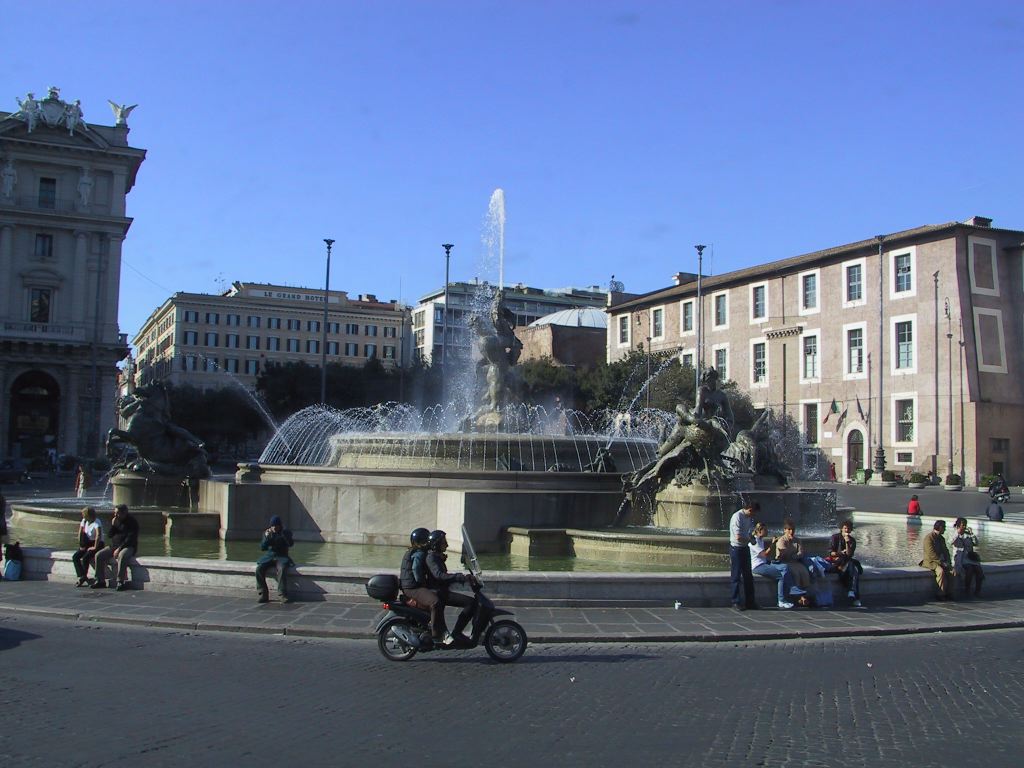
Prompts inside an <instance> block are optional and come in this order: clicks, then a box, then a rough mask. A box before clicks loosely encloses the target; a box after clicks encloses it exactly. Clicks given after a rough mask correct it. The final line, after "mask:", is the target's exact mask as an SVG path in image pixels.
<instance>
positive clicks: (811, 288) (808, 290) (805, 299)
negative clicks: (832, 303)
mask: <svg viewBox="0 0 1024 768" xmlns="http://www.w3.org/2000/svg"><path fill="white" fill-rule="evenodd" d="M817 309H818V273H817V272H810V273H808V274H805V275H801V276H800V311H801V312H802V313H806V312H811V311H814V310H817Z"/></svg>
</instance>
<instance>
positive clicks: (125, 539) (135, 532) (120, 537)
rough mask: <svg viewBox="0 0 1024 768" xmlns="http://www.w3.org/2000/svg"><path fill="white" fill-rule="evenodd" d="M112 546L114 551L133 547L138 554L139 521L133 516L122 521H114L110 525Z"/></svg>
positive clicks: (126, 516) (127, 516) (125, 517)
mask: <svg viewBox="0 0 1024 768" xmlns="http://www.w3.org/2000/svg"><path fill="white" fill-rule="evenodd" d="M110 544H111V546H113V547H114V549H126V548H128V547H131V548H132V549H134V550H136V554H137V553H138V548H139V521H138V520H136V519H135V518H134V517H132V516H131V515H125V516H124V517H122V518H121V520H120V521H117V520H115V521H113V522H112V523H111V524H110Z"/></svg>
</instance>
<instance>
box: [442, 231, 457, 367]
mask: <svg viewBox="0 0 1024 768" xmlns="http://www.w3.org/2000/svg"><path fill="white" fill-rule="evenodd" d="M441 247H442V248H444V315H443V320H442V325H441V370H442V371H443V372H447V370H446V368H445V366H446V365H447V364H448V265H449V263H450V262H451V258H452V248H454V247H455V244H454V243H442V244H441Z"/></svg>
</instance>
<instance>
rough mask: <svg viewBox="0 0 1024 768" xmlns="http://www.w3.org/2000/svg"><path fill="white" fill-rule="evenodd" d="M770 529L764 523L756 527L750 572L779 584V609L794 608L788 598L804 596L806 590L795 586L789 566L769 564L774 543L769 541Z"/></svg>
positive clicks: (751, 545)
mask: <svg viewBox="0 0 1024 768" xmlns="http://www.w3.org/2000/svg"><path fill="white" fill-rule="evenodd" d="M767 536H768V528H767V527H765V524H764V523H758V524H757V525H755V526H754V540H753V541H752V542H751V544H750V565H751V568H750V570H751V571H752V572H753V573H756V574H757V575H758V576H764V577H765V578H769V579H775V581H776V582H777V592H778V605H779V608H782V609H789V608H792V607H793V603H791V602H790V601H789V600H788V599H787V597H788V596H789V595H790V594H793V595H802V594H804V590H802V589H800V588H799V587H794V586H793V577H792V576H790V574H789V566H787V565H785V564H783V563H772V562H769V561H770V560H771V557H772V542H771V541H768V540H767Z"/></svg>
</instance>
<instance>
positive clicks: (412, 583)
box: [398, 548, 427, 589]
mask: <svg viewBox="0 0 1024 768" xmlns="http://www.w3.org/2000/svg"><path fill="white" fill-rule="evenodd" d="M426 555H427V553H426V552H424V551H423V550H422V549H413V548H410V549H407V550H406V551H405V554H404V555H402V570H401V573H400V575H399V577H398V579H399V583H400V584H401V587H402V589H419V588H421V587H425V586H427V569H426V562H425V561H426Z"/></svg>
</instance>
